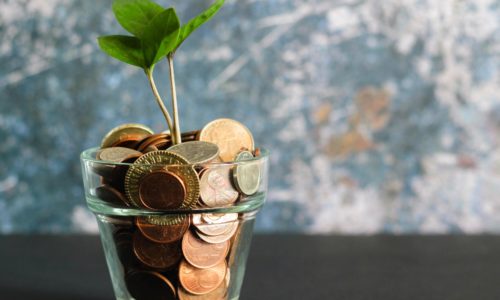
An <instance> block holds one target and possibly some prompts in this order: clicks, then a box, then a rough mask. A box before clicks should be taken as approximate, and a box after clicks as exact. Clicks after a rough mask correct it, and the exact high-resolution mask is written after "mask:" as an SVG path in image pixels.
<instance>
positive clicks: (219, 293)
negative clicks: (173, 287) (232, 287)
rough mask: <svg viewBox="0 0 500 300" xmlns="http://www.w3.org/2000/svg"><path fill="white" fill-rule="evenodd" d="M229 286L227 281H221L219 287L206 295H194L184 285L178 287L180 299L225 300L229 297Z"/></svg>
mask: <svg viewBox="0 0 500 300" xmlns="http://www.w3.org/2000/svg"><path fill="white" fill-rule="evenodd" d="M227 289H228V286H227V285H226V283H225V282H223V283H221V284H220V285H219V287H218V288H217V289H215V290H214V291H213V292H210V293H208V294H205V295H193V294H190V293H189V292H188V291H186V290H185V289H184V288H182V286H179V288H178V289H177V296H178V297H179V300H225V299H227V292H228V290H227Z"/></svg>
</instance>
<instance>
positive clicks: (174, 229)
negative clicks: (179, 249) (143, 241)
mask: <svg viewBox="0 0 500 300" xmlns="http://www.w3.org/2000/svg"><path fill="white" fill-rule="evenodd" d="M154 219H155V216H147V217H137V218H136V219H135V224H136V225H137V228H139V230H140V231H141V233H142V234H143V235H144V236H145V237H146V238H148V239H149V240H151V241H153V242H156V243H172V242H175V241H178V240H180V239H181V238H182V237H183V236H184V233H186V231H187V230H188V229H189V223H190V221H189V218H188V217H185V216H184V217H183V218H181V220H180V221H179V222H177V223H176V224H175V223H174V224H170V225H156V224H154V223H153V222H158V220H156V221H155V220H154Z"/></svg>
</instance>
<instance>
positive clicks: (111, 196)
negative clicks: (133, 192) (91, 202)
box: [95, 185, 129, 206]
mask: <svg viewBox="0 0 500 300" xmlns="http://www.w3.org/2000/svg"><path fill="white" fill-rule="evenodd" d="M95 194H96V196H97V198H99V199H101V200H103V201H104V202H108V203H111V204H116V205H127V206H128V205H129V204H128V203H127V198H125V196H124V195H123V194H122V193H120V191H118V190H117V189H115V188H113V187H111V186H109V185H103V186H100V187H98V188H96V189H95Z"/></svg>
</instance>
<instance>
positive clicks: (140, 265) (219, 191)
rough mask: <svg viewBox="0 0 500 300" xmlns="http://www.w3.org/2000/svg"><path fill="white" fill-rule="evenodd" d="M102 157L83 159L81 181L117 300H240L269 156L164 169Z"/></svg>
mask: <svg viewBox="0 0 500 300" xmlns="http://www.w3.org/2000/svg"><path fill="white" fill-rule="evenodd" d="M98 151H99V149H97V148H94V149H89V150H86V151H84V152H83V153H82V155H81V163H82V172H83V181H84V187H85V197H86V200H87V205H88V207H89V208H90V210H91V211H92V212H93V213H94V214H95V216H96V218H97V222H98V225H99V231H100V236H101V241H102V245H103V248H104V252H105V256H106V261H107V264H108V268H109V272H110V275H111V281H112V283H113V289H114V293H115V296H116V299H136V300H143V299H147V300H155V299H183V300H185V299H217V300H221V299H224V300H234V299H239V295H240V290H241V286H242V283H243V277H244V274H245V267H246V261H247V257H248V252H249V249H250V243H251V239H252V233H253V225H254V220H255V216H256V214H257V212H258V211H259V209H260V208H261V207H262V205H263V204H264V202H265V199H266V193H267V181H268V180H267V179H268V178H267V176H268V152H267V151H265V150H263V151H261V153H260V155H259V156H257V157H255V158H250V159H246V160H242V161H237V162H215V163H214V162H211V163H205V164H198V165H193V164H178V165H172V164H169V165H165V164H162V163H154V164H151V163H150V164H140V163H137V162H136V163H132V162H128V163H115V162H112V161H103V160H98V159H96V157H97V154H98ZM151 174H154V175H151ZM169 176H170V177H169ZM145 178H146V179H145ZM175 201H178V202H177V203H179V204H180V205H177V206H178V207H177V208H170V207H168V205H167V206H162V205H164V204H165V203H176V202H175ZM158 206H160V207H162V208H161V209H158V208H152V207H158ZM179 207H180V208H179Z"/></svg>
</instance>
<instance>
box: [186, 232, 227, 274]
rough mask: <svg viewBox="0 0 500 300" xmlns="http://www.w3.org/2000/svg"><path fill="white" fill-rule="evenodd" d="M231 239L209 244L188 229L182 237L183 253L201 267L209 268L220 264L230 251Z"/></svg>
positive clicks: (189, 260)
mask: <svg viewBox="0 0 500 300" xmlns="http://www.w3.org/2000/svg"><path fill="white" fill-rule="evenodd" d="M229 246H230V244H229V241H225V242H222V243H220V244H209V243H207V242H204V241H202V240H200V239H198V238H197V237H195V236H194V235H193V233H192V232H191V231H189V230H188V231H187V232H186V233H185V234H184V238H183V239H182V253H183V254H184V258H185V259H186V260H187V261H188V262H189V263H190V264H191V265H192V266H195V267H197V268H200V269H207V268H211V267H214V266H216V265H218V264H219V263H220V262H221V261H223V260H224V259H225V258H226V256H227V254H228V252H229Z"/></svg>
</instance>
